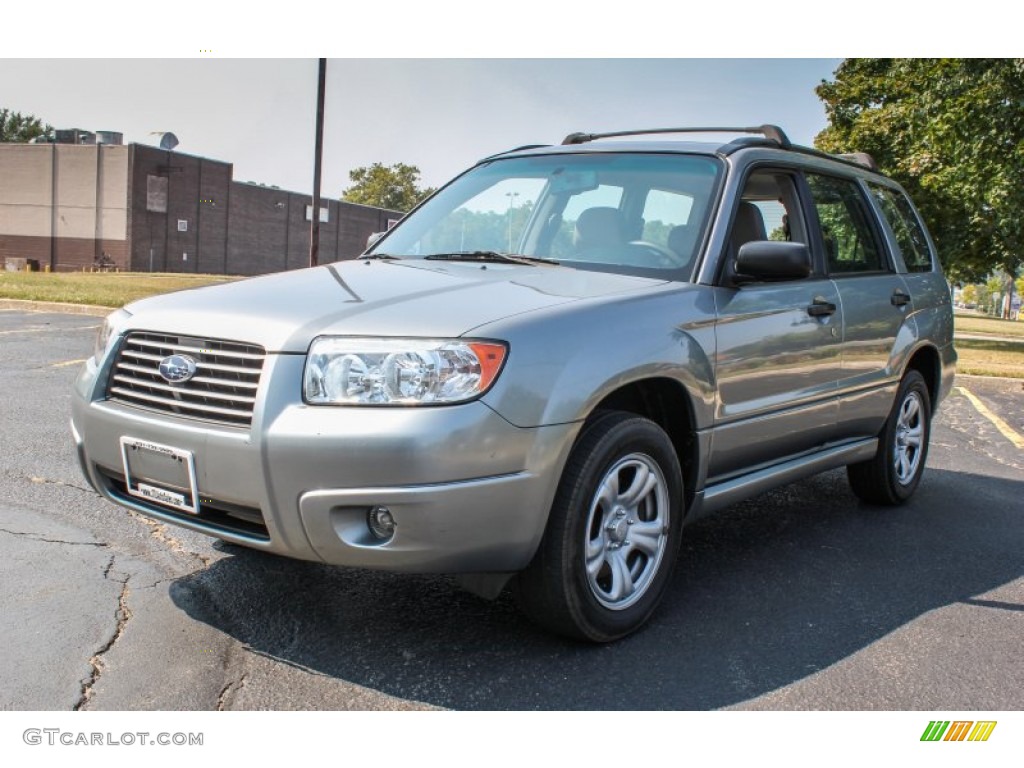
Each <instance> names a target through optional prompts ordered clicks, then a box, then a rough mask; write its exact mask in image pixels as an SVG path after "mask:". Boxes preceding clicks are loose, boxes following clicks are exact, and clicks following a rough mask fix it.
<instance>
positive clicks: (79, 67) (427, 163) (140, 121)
mask: <svg viewBox="0 0 1024 768" xmlns="http://www.w3.org/2000/svg"><path fill="white" fill-rule="evenodd" d="M840 61H841V60H840V59H760V60H758V59H618V58H616V59H564V58H562V59H341V58H329V59H328V63H327V89H326V106H325V115H324V156H323V163H324V166H323V183H322V187H321V188H322V194H323V195H325V196H328V197H338V196H340V195H341V192H342V191H343V190H344V188H345V187H347V186H348V185H349V184H350V183H351V182H350V180H349V176H348V174H349V171H350V170H351V169H353V168H357V167H360V166H365V165H369V164H371V163H374V162H381V163H384V164H392V163H398V162H403V163H407V164H411V165H415V166H418V167H419V169H420V171H421V173H422V176H421V181H422V183H423V185H425V186H438V185H440V184H442V183H444V182H445V181H447V180H448V179H449V178H451V177H452V176H454V175H455V174H457V173H459V172H460V171H462V170H463V169H465V168H466V167H467V166H469V165H471V164H472V163H474V162H476V161H477V160H478V159H480V158H482V157H485V156H487V155H490V154H494V153H495V152H500V151H502V150H505V149H510V148H512V147H516V146H521V145H523V144H552V143H559V142H560V141H561V140H562V138H563V137H564V136H565V135H566V134H568V133H572V132H574V131H587V132H596V131H607V130H622V129H634V128H651V127H675V126H693V125H760V124H762V123H776V124H778V125H781V126H782V127H783V128H784V129H785V130H786V131H787V133H788V134H789V136H790V138H791V139H792V140H793V141H795V142H797V143H802V144H810V143H811V142H812V141H813V140H814V136H815V134H816V133H817V132H818V131H820V130H821V129H822V128H824V127H825V111H824V108H823V106H822V103H821V102H820V100H819V99H818V98H817V97H816V96H815V94H814V88H815V86H816V85H817V84H818V83H819V82H821V80H822V79H825V78H830V77H831V76H832V73H833V71H834V70H835V68H836V66H838V64H839V63H840ZM316 87H317V60H316V59H314V58H307V59H278V58H275V59H199V58H197V59H177V58H166V59H70V60H69V59H0V107H6V108H8V109H12V110H14V111H18V112H22V113H30V114H33V115H35V116H37V117H40V118H42V119H43V120H44V121H45V122H48V123H50V124H51V125H53V126H54V127H55V128H82V129H85V130H91V131H96V130H110V131H119V132H121V133H123V134H124V139H125V142H126V143H127V142H139V143H144V144H146V143H148V144H158V143H159V136H158V135H155V134H157V133H159V132H163V131H171V132H173V133H174V134H175V135H176V136H177V138H178V140H179V142H180V144H179V145H178V148H177V151H180V152H186V153H189V154H194V155H201V156H204V157H210V158H214V159H218V160H224V161H227V162H231V163H233V164H234V177H235V179H236V180H239V181H255V182H259V183H264V184H273V185H277V186H280V187H282V188H284V189H289V190H293V191H297V192H311V191H312V184H313V150H314V126H315V114H316Z"/></svg>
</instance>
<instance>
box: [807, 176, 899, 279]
mask: <svg viewBox="0 0 1024 768" xmlns="http://www.w3.org/2000/svg"><path fill="white" fill-rule="evenodd" d="M807 183H808V185H809V186H810V188H811V196H812V198H813V199H814V207H815V210H817V212H818V222H819V223H820V224H821V236H822V239H823V240H824V242H825V256H826V259H827V264H828V271H829V274H830V275H844V274H859V273H863V272H881V271H883V270H884V269H885V263H884V262H883V260H882V250H881V248H880V247H879V245H878V241H877V239H876V238H875V231H874V228H873V227H872V226H871V212H870V211H869V209H868V204H867V200H865V199H864V197H863V196H862V195H861V192H860V187H858V186H857V184H856V183H855V182H853V181H849V180H847V179H839V178H835V177H832V176H819V175H817V174H811V173H809V174H807Z"/></svg>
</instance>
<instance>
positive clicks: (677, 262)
mask: <svg viewBox="0 0 1024 768" xmlns="http://www.w3.org/2000/svg"><path fill="white" fill-rule="evenodd" d="M629 248H630V251H632V252H634V253H642V254H645V255H646V256H647V257H648V259H647V260H645V261H644V262H643V263H642V264H640V265H639V266H651V267H653V266H658V267H666V268H677V267H683V266H686V264H687V263H688V262H689V259H684V258H683V257H682V256H680V255H679V254H678V253H676V252H675V251H670V250H669V249H668V248H665V247H663V246H661V245H658V244H657V243H652V242H650V241H648V240H633V241H631V242H630V243H629ZM650 257H653V261H654V263H652V262H651V261H650Z"/></svg>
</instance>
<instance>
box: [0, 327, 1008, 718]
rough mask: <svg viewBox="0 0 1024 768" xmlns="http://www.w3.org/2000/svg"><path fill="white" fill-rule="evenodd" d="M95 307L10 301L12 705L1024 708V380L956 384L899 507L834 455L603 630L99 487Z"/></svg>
mask: <svg viewBox="0 0 1024 768" xmlns="http://www.w3.org/2000/svg"><path fill="white" fill-rule="evenodd" d="M98 325H99V320H98V319H97V318H94V317H88V316H75V315H63V314H53V313H41V312H35V313H32V312H23V311H0V386H2V387H3V391H4V393H5V401H4V403H5V404H4V406H3V412H2V428H0V599H2V604H3V605H4V607H5V609H4V612H3V619H2V622H0V644H2V646H3V647H4V648H6V649H8V657H9V661H8V665H7V674H6V676H5V681H6V684H5V685H4V686H3V687H2V688H0V709H5V710H36V709H39V710H54V709H56V710H61V709H63V710H68V709H103V710H110V709H115V710H117V709H126V710H150V709H195V710H205V709H408V708H421V707H452V708H457V709H559V710H561V709H683V710H689V709H713V708H723V707H724V708H741V709H831V710H848V709H896V710H924V709H927V710H936V711H961V710H1018V709H1021V707H1022V704H1024V695H1022V694H1021V691H1022V690H1024V666H1022V665H1021V664H1020V647H1021V640H1020V638H1021V636H1022V633H1024V554H1022V553H1024V514H1022V512H1024V505H1022V503H1021V498H1022V496H1024V447H1018V446H1017V445H1016V444H1015V443H1014V441H1013V439H1012V435H1013V434H1016V435H1021V434H1024V388H1022V383H1021V382H1013V381H1009V380H993V379H981V378H976V377H962V378H960V379H958V382H957V384H958V386H959V387H962V388H963V389H966V392H964V391H963V389H957V390H954V394H953V396H951V397H950V398H949V399H948V400H947V401H946V403H944V404H943V408H942V410H941V412H940V416H939V418H938V419H937V421H936V423H935V430H934V434H933V442H932V448H931V454H930V456H929V461H928V466H929V470H928V472H927V474H926V475H925V478H924V481H923V484H922V486H921V488H920V489H919V491H918V493H917V495H916V496H915V497H914V500H913V502H912V503H910V504H908V505H907V506H905V507H902V508H898V509H895V510H890V509H878V508H873V507H869V506H865V505H863V504H861V503H859V502H858V501H857V500H856V499H855V498H854V497H853V495H852V494H851V493H850V492H849V490H848V489H847V486H846V482H845V474H844V473H843V472H842V471H837V472H830V473H827V474H824V475H820V476H818V477H816V478H812V479H810V480H807V481H804V482H801V483H797V484H795V485H792V486H788V487H786V488H782V489H779V490H777V491H774V492H772V493H769V494H766V495H763V496H761V497H758V498H755V499H752V500H749V501H747V502H744V503H742V504H738V505H736V506H734V507H731V508H729V509H727V510H725V511H724V512H722V513H721V514H719V515H718V516H716V517H713V518H710V519H707V520H703V521H701V522H698V523H696V524H694V525H692V526H690V527H689V528H687V529H686V531H685V534H684V536H685V538H684V544H683V552H682V556H681V558H680V564H679V567H678V569H677V571H676V574H675V576H674V581H675V584H674V589H673V590H672V591H671V593H670V594H669V596H668V598H667V600H666V601H665V604H664V605H663V606H662V608H661V610H660V611H659V612H658V614H657V615H656V616H655V618H654V619H653V620H652V622H651V623H650V624H649V625H648V626H647V627H646V628H645V629H644V630H643V631H642V632H640V633H638V634H637V635H635V636H633V637H631V638H628V639H626V640H624V641H621V642H619V643H616V644H614V645H610V646H597V647H595V646H586V645H581V644H577V643H570V642H566V641H563V640H560V639H557V638H553V637H551V636H548V635H546V634H544V633H543V632H541V631H539V630H537V629H535V628H534V627H533V626H532V625H530V624H529V623H528V622H527V621H526V620H525V619H524V618H522V617H521V616H520V614H519V613H518V612H517V610H516V608H515V606H514V604H513V602H512V600H511V599H510V598H509V597H507V596H503V597H501V598H500V599H499V600H497V601H495V602H487V601H484V600H481V599H478V598H476V597H474V596H472V595H470V594H467V593H464V592H462V591H460V590H459V589H458V588H457V587H456V586H455V585H454V584H453V583H452V581H451V580H449V579H447V578H442V577H409V576H404V577H403V576H392V575H388V574H379V573H370V572H365V571H358V570H350V569H342V568H331V567H326V566H320V565H316V564H311V563H300V562H293V561H288V560H284V559H281V558H277V557H272V556H267V555H264V554H261V553H257V552H252V551H249V550H245V549H242V548H238V547H234V546H230V545H224V544H220V543H215V542H214V541H213V540H211V539H208V538H206V537H204V536H201V535H198V534H193V533H190V532H188V531H184V530H180V529H176V528H173V529H172V528H168V527H166V526H163V525H160V524H157V523H155V522H153V521H150V520H148V519H146V518H144V517H141V516H139V515H136V514H134V513H131V512H128V511H126V510H123V509H120V508H118V507H115V506H113V505H111V504H108V503H107V502H105V501H103V500H101V499H100V498H99V497H97V496H96V495H95V494H94V493H93V492H92V491H91V490H89V489H88V487H87V486H86V484H85V481H84V480H83V479H82V478H81V477H80V475H79V472H78V468H77V466H76V463H75V459H74V456H73V451H72V445H71V438H70V434H69V429H68V409H69V401H70V387H71V383H72V381H73V380H74V378H75V375H76V373H77V370H78V366H79V365H80V363H81V361H82V360H83V359H84V358H86V357H87V356H88V355H89V354H91V350H92V344H93V338H94V335H95V332H96V327H97V326H98ZM968 393H969V394H968ZM979 403H980V404H981V406H983V407H982V408H981V409H979V407H978V404H979ZM985 411H988V413H989V414H991V415H995V416H996V417H997V419H996V420H995V421H993V419H992V418H991V417H990V415H986V414H985ZM1000 420H1001V424H1002V426H1000V424H999V422H1000Z"/></svg>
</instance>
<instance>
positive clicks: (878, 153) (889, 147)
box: [815, 59, 1024, 282]
mask: <svg viewBox="0 0 1024 768" xmlns="http://www.w3.org/2000/svg"><path fill="white" fill-rule="evenodd" d="M816 91H817V94H818V96H819V97H820V98H821V99H822V101H824V102H825V109H826V112H827V115H828V121H829V125H828V127H827V128H826V129H825V130H824V131H822V132H821V133H820V134H818V137H817V138H816V139H815V144H816V145H817V146H818V147H819V148H821V149H824V150H826V151H829V152H853V151H862V152H868V153H870V154H871V155H872V156H873V157H874V158H875V160H876V161H877V162H878V164H879V166H880V167H881V169H882V170H883V171H884V172H885V173H887V174H889V175H890V176H892V177H893V178H895V179H896V180H898V181H899V182H900V183H902V184H903V186H904V187H906V188H907V190H908V191H909V192H910V195H911V197H912V198H913V199H914V202H915V203H916V204H917V206H918V208H919V209H920V210H921V213H922V215H923V216H924V218H925V221H926V222H927V224H928V228H929V229H930V230H931V232H932V235H933V237H934V238H935V242H936V245H937V246H938V249H939V255H940V258H941V259H942V262H943V264H944V265H945V267H946V270H947V272H948V273H949V274H950V276H951V277H953V278H954V279H961V280H969V281H979V282H980V281H981V280H984V278H985V276H986V275H987V274H989V273H990V272H992V271H993V270H994V269H1002V270H1005V271H1006V272H1007V273H1008V274H1010V275H1012V276H1014V277H1015V276H1017V275H1018V274H1020V269H1021V266H1022V263H1024V261H1022V260H1024V216H1022V215H1021V212H1022V211H1024V184H1022V183H1021V180H1022V179H1024V59H847V60H846V61H844V62H843V63H842V64H841V65H840V66H839V68H838V69H837V70H836V72H835V79H834V80H832V81H823V82H822V83H821V85H819V86H818V88H817V89H816Z"/></svg>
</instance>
